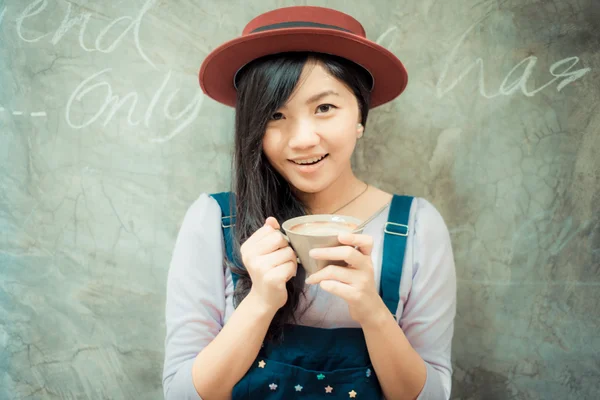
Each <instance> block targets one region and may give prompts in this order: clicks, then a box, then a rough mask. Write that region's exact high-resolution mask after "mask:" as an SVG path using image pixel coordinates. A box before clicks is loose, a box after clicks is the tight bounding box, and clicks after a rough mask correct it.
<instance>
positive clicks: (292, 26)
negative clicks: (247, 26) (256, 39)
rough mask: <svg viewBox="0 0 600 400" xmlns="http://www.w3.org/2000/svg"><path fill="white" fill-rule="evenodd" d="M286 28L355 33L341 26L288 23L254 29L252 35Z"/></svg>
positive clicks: (302, 22)
mask: <svg viewBox="0 0 600 400" xmlns="http://www.w3.org/2000/svg"><path fill="white" fill-rule="evenodd" d="M286 28H322V29H335V30H338V31H344V32H349V33H354V32H352V31H351V30H348V29H345V28H342V27H340V26H336V25H327V24H320V23H318V22H310V21H288V22H279V23H277V24H271V25H265V26H259V27H258V28H256V29H254V30H253V31H252V32H251V33H256V32H264V31H273V30H277V29H286Z"/></svg>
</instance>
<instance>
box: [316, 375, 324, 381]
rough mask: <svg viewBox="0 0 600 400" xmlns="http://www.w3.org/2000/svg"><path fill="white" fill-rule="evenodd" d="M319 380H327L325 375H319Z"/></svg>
mask: <svg viewBox="0 0 600 400" xmlns="http://www.w3.org/2000/svg"><path fill="white" fill-rule="evenodd" d="M317 379H318V380H320V381H322V380H323V379H325V375H323V374H319V375H317Z"/></svg>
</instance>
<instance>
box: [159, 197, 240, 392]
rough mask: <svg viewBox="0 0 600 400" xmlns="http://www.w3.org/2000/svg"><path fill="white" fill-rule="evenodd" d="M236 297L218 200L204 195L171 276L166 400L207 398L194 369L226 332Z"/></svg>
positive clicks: (184, 227)
mask: <svg viewBox="0 0 600 400" xmlns="http://www.w3.org/2000/svg"><path fill="white" fill-rule="evenodd" d="M232 294H233V283H232V281H231V274H228V273H226V270H225V268H224V264H223V245H222V234H221V211H220V208H219V205H218V203H217V202H216V200H214V199H213V198H212V197H210V196H208V195H207V194H202V195H201V196H200V197H199V198H198V199H197V200H196V201H195V202H194V203H193V204H192V205H191V206H190V208H189V209H188V210H187V213H186V214H185V217H184V219H183V222H182V224H181V228H180V230H179V234H178V236H177V240H176V242H175V247H174V250H173V255H172V259H171V263H170V267H169V272H168V277H167V288H166V306H165V324H166V337H165V359H164V365H163V391H164V396H165V399H167V400H170V399H177V400H183V399H195V400H198V399H201V398H200V396H199V395H198V393H197V391H196V389H195V387H194V384H193V381H192V365H193V364H194V360H195V358H196V356H197V355H198V353H200V351H201V350H202V349H203V348H204V347H206V346H207V345H208V344H209V343H210V342H211V341H212V340H213V339H214V338H215V337H216V336H217V334H218V333H219V332H220V331H221V328H222V327H223V325H224V323H225V317H226V315H228V310H230V309H231V308H232V301H231V300H232Z"/></svg>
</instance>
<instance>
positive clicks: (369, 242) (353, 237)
mask: <svg viewBox="0 0 600 400" xmlns="http://www.w3.org/2000/svg"><path fill="white" fill-rule="evenodd" d="M338 240H339V242H340V243H341V244H342V246H337V247H327V248H320V249H312V250H311V251H310V256H311V257H313V258H315V259H321V260H339V261H345V262H346V263H347V264H348V265H347V266H338V265H328V266H326V267H325V268H323V269H322V270H320V271H317V272H315V273H314V274H312V275H311V276H310V277H309V278H308V279H307V280H306V283H308V284H317V283H319V284H320V286H321V288H323V290H326V291H327V292H330V293H332V294H335V295H336V296H339V297H341V298H342V299H344V300H345V301H346V303H348V309H349V311H350V316H351V317H352V319H354V320H355V321H356V322H358V323H359V324H360V325H361V326H364V325H365V324H369V323H371V322H375V320H376V319H378V318H381V316H382V315H386V314H387V315H389V314H390V312H389V310H388V309H387V307H386V306H385V303H384V302H383V300H382V299H381V297H380V296H379V293H377V290H376V286H375V277H374V272H373V263H372V262H371V251H372V249H373V238H372V237H371V236H369V235H363V234H351V233H348V234H341V235H339V237H338Z"/></svg>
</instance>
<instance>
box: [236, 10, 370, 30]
mask: <svg viewBox="0 0 600 400" xmlns="http://www.w3.org/2000/svg"><path fill="white" fill-rule="evenodd" d="M301 27H307V28H309V27H310V28H322V29H336V30H343V31H348V32H350V33H353V34H355V35H358V36H362V37H366V33H365V30H364V28H363V26H362V25H361V23H360V22H358V21H357V20H356V19H355V18H353V17H351V16H350V15H348V14H345V13H343V12H340V11H337V10H333V9H331V8H326V7H315V6H293V7H283V8H278V9H275V10H272V11H269V12H266V13H264V14H261V15H259V16H257V17H255V18H254V19H252V20H251V21H250V22H249V23H248V24H247V25H246V27H245V28H244V31H243V32H242V36H246V35H249V34H252V33H254V32H260V31H265V30H276V29H284V28H301Z"/></svg>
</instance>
